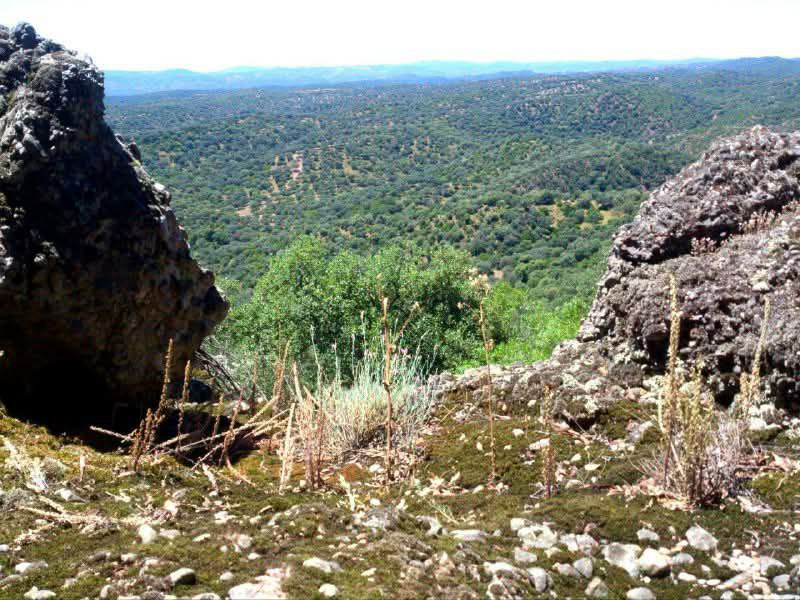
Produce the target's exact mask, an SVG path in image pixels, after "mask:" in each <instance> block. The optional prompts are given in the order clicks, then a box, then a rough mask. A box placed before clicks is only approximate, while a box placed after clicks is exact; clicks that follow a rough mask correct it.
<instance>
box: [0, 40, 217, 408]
mask: <svg viewBox="0 0 800 600" xmlns="http://www.w3.org/2000/svg"><path fill="white" fill-rule="evenodd" d="M103 112H104V106H103V76H102V73H101V72H100V71H99V70H98V69H97V68H96V67H95V66H94V65H93V64H92V63H91V61H90V60H89V59H85V58H79V57H78V56H76V55H75V53H73V52H70V51H68V50H66V49H64V48H63V47H62V46H60V45H58V44H55V43H53V42H51V41H48V40H44V39H42V38H41V37H39V36H37V34H36V32H35V31H34V29H33V28H32V27H31V26H30V25H27V24H23V25H18V26H17V27H15V28H13V29H11V30H9V29H8V28H5V27H0V395H1V396H2V400H3V402H5V403H6V405H7V406H8V407H9V408H14V407H17V408H28V409H31V408H34V407H38V408H40V409H41V410H42V411H45V412H48V413H49V412H51V411H52V410H53V409H54V408H56V407H63V408H65V410H66V411H68V412H69V414H72V415H76V416H78V417H79V418H83V419H85V418H92V417H95V416H99V415H86V414H80V413H81V409H80V405H78V404H76V403H78V402H81V401H84V402H89V401H92V402H101V403H102V404H103V405H104V406H105V407H107V408H108V414H110V412H111V406H112V404H114V403H119V402H125V403H129V402H132V401H133V402H137V403H138V402H143V403H153V402H156V401H157V399H158V392H159V386H160V382H161V379H162V376H163V361H164V352H165V350H166V348H167V345H168V342H169V340H170V339H171V338H172V339H174V344H175V346H174V361H173V365H174V367H173V373H172V375H173V378H174V379H180V378H181V376H182V375H181V373H182V369H183V366H184V364H185V361H186V360H188V359H189V358H190V357H191V355H192V354H193V352H194V351H195V350H196V349H197V348H198V347H199V346H200V343H201V342H202V340H203V338H204V337H205V336H206V335H208V333H209V332H210V331H211V330H212V328H213V327H214V326H215V325H216V324H217V323H218V322H219V321H221V320H222V319H223V318H224V316H225V314H226V311H227V308H228V305H227V302H226V301H225V300H224V299H223V298H222V297H221V295H220V293H219V292H218V290H217V289H216V288H215V287H214V277H213V275H212V273H210V272H209V271H205V270H203V269H201V268H200V267H199V266H198V265H197V263H196V262H195V261H194V260H193V259H192V257H191V255H190V252H189V246H188V244H187V241H186V235H185V233H184V231H183V229H181V227H180V226H179V225H178V224H177V222H176V219H175V215H174V213H173V212H172V210H171V209H170V208H169V200H170V195H169V193H168V192H167V190H166V189H164V187H163V186H162V185H160V184H158V183H156V182H154V181H153V180H152V179H151V178H150V177H149V176H148V174H147V173H146V172H145V171H144V169H143V168H142V166H141V164H140V163H139V161H138V160H137V157H138V151H136V149H135V147H131V148H128V147H126V146H124V145H123V144H122V143H121V142H120V141H119V140H118V139H117V138H116V137H115V135H114V133H113V132H112V131H111V129H110V128H109V127H108V125H107V124H106V123H105V121H104V120H103Z"/></svg>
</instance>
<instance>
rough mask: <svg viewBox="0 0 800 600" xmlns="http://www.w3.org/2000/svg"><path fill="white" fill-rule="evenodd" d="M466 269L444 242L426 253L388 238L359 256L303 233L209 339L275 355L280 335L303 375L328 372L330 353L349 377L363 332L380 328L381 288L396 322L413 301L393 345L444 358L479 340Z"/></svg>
mask: <svg viewBox="0 0 800 600" xmlns="http://www.w3.org/2000/svg"><path fill="white" fill-rule="evenodd" d="M472 279H473V273H472V270H471V265H470V261H469V258H468V257H467V255H466V254H464V253H462V252H459V251H455V250H453V249H450V248H447V247H444V248H442V249H439V250H437V251H435V252H434V253H432V254H431V255H430V256H425V255H422V254H421V253H417V252H414V251H410V250H407V249H400V248H396V247H393V248H388V249H385V250H382V251H380V252H379V253H378V254H376V255H375V256H372V257H363V256H360V255H356V254H354V253H351V252H349V251H343V252H340V253H338V254H337V253H334V252H333V251H332V248H331V247H330V246H328V245H326V244H325V243H324V242H322V241H320V240H318V239H315V238H311V237H303V238H300V239H299V240H297V241H296V242H295V243H293V244H292V245H291V246H289V247H288V248H286V249H285V250H284V251H283V252H280V253H279V254H278V255H277V256H275V257H274V258H273V259H272V260H271V261H270V263H269V266H268V268H267V270H266V272H265V273H264V275H263V276H261V278H260V279H259V281H258V283H257V284H256V287H255V290H254V291H253V294H252V297H251V298H250V300H249V301H247V302H245V303H240V304H239V305H234V307H233V309H232V310H231V313H230V315H229V317H228V319H227V320H226V321H225V322H224V323H223V325H222V326H221V328H220V329H219V331H218V332H217V333H216V334H215V336H214V339H213V340H212V341H211V342H210V346H212V348H211V349H212V351H217V352H221V353H224V354H225V355H226V356H229V357H235V358H234V361H235V360H239V361H241V360H244V361H246V360H247V357H248V355H249V356H250V357H252V356H254V355H258V356H260V357H262V360H265V359H266V358H267V357H274V356H275V355H277V354H278V353H279V352H280V351H282V349H283V347H284V345H285V344H287V343H288V344H289V357H290V360H295V361H297V363H298V365H299V367H300V368H301V371H302V372H303V375H304V379H306V380H309V381H314V380H316V371H317V369H318V365H319V368H320V369H321V370H322V371H323V372H324V373H325V374H326V375H328V376H330V375H332V374H333V373H335V372H336V369H337V366H336V356H337V355H338V356H342V357H345V358H343V360H342V364H341V365H340V368H341V371H342V376H343V378H344V380H345V381H350V380H351V379H352V376H353V368H354V365H355V364H356V363H357V362H358V360H359V359H360V358H361V356H362V355H363V352H364V349H365V348H368V347H369V345H370V343H369V341H370V340H377V339H379V338H380V309H381V298H382V297H384V296H385V297H387V298H388V299H389V312H390V315H391V317H392V319H393V325H394V327H395V328H396V329H397V328H399V327H401V326H402V324H403V323H405V322H406V320H407V319H408V318H409V315H411V312H412V310H413V307H414V305H415V304H417V303H418V304H419V308H418V309H417V310H416V311H415V312H414V315H413V318H411V319H410V321H409V322H408V325H407V327H406V329H405V332H404V335H403V341H402V345H403V349H401V351H406V352H411V353H414V354H418V355H419V357H420V360H421V361H422V362H423V364H425V365H426V368H428V369H431V370H440V369H446V368H452V367H453V366H455V365H457V364H458V363H460V362H461V361H463V360H464V358H465V357H467V356H469V355H470V353H471V352H472V351H473V349H474V347H475V345H476V344H477V340H478V329H477V322H476V320H475V317H474V315H475V313H476V310H477V306H478V302H479V292H478V291H477V290H476V289H475V287H474V285H473V282H472ZM228 285H229V286H230V287H231V288H232V289H234V287H235V286H232V285H231V284H230V283H229V284H228ZM223 287H224V286H223ZM267 362H268V361H267ZM240 368H242V369H243V368H244V367H240ZM265 370H267V371H268V369H265Z"/></svg>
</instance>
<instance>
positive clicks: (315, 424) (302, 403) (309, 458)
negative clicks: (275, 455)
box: [292, 364, 327, 489]
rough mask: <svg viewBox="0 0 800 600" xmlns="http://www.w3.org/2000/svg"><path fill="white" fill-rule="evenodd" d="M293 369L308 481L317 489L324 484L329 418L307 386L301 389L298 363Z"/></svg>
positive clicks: (298, 421) (297, 411)
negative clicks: (325, 448)
mask: <svg viewBox="0 0 800 600" xmlns="http://www.w3.org/2000/svg"><path fill="white" fill-rule="evenodd" d="M292 370H293V372H294V387H295V394H296V397H297V399H298V400H297V402H296V406H297V410H296V411H295V416H296V420H297V429H298V431H299V433H300V439H301V440H302V441H303V459H304V464H305V471H306V481H307V482H308V485H309V486H310V487H311V488H312V489H315V488H318V487H320V486H321V485H322V454H323V449H324V446H325V438H326V431H327V419H326V415H325V412H324V411H323V410H322V408H321V406H320V404H319V403H318V402H317V400H316V399H315V398H314V395H313V394H312V393H311V392H310V391H309V390H308V389H307V388H305V390H304V391H305V394H304V393H303V390H301V389H300V380H299V377H298V375H297V365H296V364H294V365H292Z"/></svg>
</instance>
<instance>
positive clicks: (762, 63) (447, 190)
mask: <svg viewBox="0 0 800 600" xmlns="http://www.w3.org/2000/svg"><path fill="white" fill-rule="evenodd" d="M799 98H800V68H798V64H797V63H796V62H794V61H783V60H779V59H764V60H750V61H731V62H730V63H718V64H716V65H713V66H693V67H685V68H669V69H661V70H654V71H645V72H630V73H625V72H617V73H592V74H585V75H574V76H538V77H524V78H505V79H494V80H484V81H477V82H462V83H447V84H427V85H422V84H420V85H392V86H367V85H361V86H341V87H335V88H329V89H318V88H315V89H304V88H303V89H293V90H283V91H274V90H247V91H235V92H219V93H181V94H177V95H160V94H159V95H152V96H140V97H133V98H126V99H112V100H111V101H110V102H109V107H108V115H109V120H110V121H111V123H112V125H113V126H114V127H115V129H116V130H117V131H119V132H120V133H121V134H123V135H124V136H126V137H128V138H133V139H135V140H136V142H137V143H138V144H139V146H140V148H141V150H142V154H143V162H144V165H145V167H146V168H147V169H148V170H149V171H150V172H151V173H152V174H153V175H154V176H155V177H156V178H158V179H159V180H161V181H163V182H164V183H165V184H166V185H167V186H168V187H169V188H170V189H171V190H172V192H173V196H174V200H173V205H174V206H175V208H176V211H177V212H178V215H179V217H180V219H181V222H182V223H183V224H184V226H185V227H186V228H187V230H188V232H189V235H190V238H191V242H192V246H193V251H194V252H195V254H196V255H197V256H198V257H199V258H200V260H201V261H202V262H204V263H205V264H206V265H208V266H210V267H212V268H214V269H215V270H216V271H218V272H219V273H221V274H223V275H225V276H228V277H232V278H235V279H238V280H240V281H242V282H243V284H244V286H245V288H247V287H252V285H253V284H254V282H255V280H256V278H257V277H258V276H259V275H260V274H261V273H262V272H263V271H264V268H265V265H266V264H267V262H268V260H269V257H270V256H272V255H273V254H274V253H275V252H276V251H277V250H280V249H281V248H284V247H285V246H287V245H288V244H289V243H290V242H291V241H292V240H294V239H296V238H297V237H299V236H300V235H302V234H312V235H316V236H320V237H322V238H324V239H325V240H326V241H328V242H329V244H330V246H331V247H333V248H340V249H350V250H354V251H356V252H359V253H367V252H373V251H375V250H376V249H378V248H380V247H384V246H387V245H389V244H400V245H403V244H408V245H413V246H414V247H415V248H417V249H422V250H423V251H428V250H432V249H433V248H434V247H437V246H440V245H451V246H455V247H458V248H461V249H464V250H466V251H468V252H469V253H470V254H471V255H472V256H473V257H474V261H475V265H476V266H477V267H478V268H479V269H480V270H481V271H482V272H485V273H487V274H489V275H490V276H491V277H493V278H495V279H500V278H503V279H505V280H509V281H512V282H520V283H523V284H525V285H527V286H528V287H530V288H532V290H533V292H534V295H535V296H536V297H538V298H540V299H542V300H544V301H547V302H551V303H561V302H563V301H564V300H566V299H568V298H571V297H573V296H575V295H576V293H578V294H584V295H585V294H589V293H591V290H592V288H593V284H594V281H595V279H596V276H597V273H598V270H599V268H600V265H601V264H602V260H603V256H604V252H605V251H606V249H607V247H608V244H609V242H610V239H611V236H612V235H613V232H614V231H615V229H616V228H617V227H618V225H619V223H620V222H621V221H624V220H626V219H629V218H631V216H632V215H633V214H634V213H635V211H636V209H637V207H638V204H639V203H640V202H641V200H642V199H643V198H644V197H645V196H646V192H647V190H650V189H652V188H653V187H654V186H657V185H658V184H659V183H661V182H662V181H663V180H664V179H665V178H666V177H668V176H669V175H670V174H672V173H674V172H676V171H677V170H678V169H679V168H680V167H681V166H683V165H684V164H686V163H688V162H690V161H691V160H694V159H695V158H696V157H697V156H698V154H699V153H700V152H701V151H702V149H703V147H704V146H705V145H706V144H707V143H708V141H709V140H710V139H711V138H713V137H716V136H718V135H721V134H723V133H731V132H733V131H737V130H740V129H743V128H745V127H748V126H750V125H753V124H755V123H764V124H768V125H772V126H778V127H796V126H798V124H800V103H798V99H799Z"/></svg>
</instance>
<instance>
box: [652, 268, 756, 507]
mask: <svg viewBox="0 0 800 600" xmlns="http://www.w3.org/2000/svg"><path fill="white" fill-rule="evenodd" d="M680 326H681V312H680V310H679V308H678V293H677V284H676V282H675V278H674V277H672V278H671V285H670V338H669V360H668V364H667V373H666V375H665V377H664V384H663V386H662V391H661V395H660V398H659V403H658V415H657V420H658V428H659V432H660V434H661V436H660V437H661V442H660V457H661V458H660V460H658V461H654V462H653V463H648V464H646V465H645V468H644V470H645V473H646V474H648V475H650V476H652V477H653V479H655V480H658V481H660V482H661V488H662V489H663V490H664V491H665V492H667V493H669V494H671V495H673V496H676V497H678V498H679V499H681V500H682V501H684V502H686V504H688V505H689V506H698V505H704V504H711V503H714V502H718V501H719V500H721V499H723V498H725V497H727V496H728V495H730V494H731V493H733V492H734V491H735V490H736V488H737V487H738V485H739V476H738V473H739V471H740V469H741V466H742V465H743V464H744V462H745V457H746V455H747V454H749V453H750V452H751V451H752V448H751V447H750V446H749V443H748V442H747V436H746V431H747V422H746V420H743V419H742V418H740V416H739V413H738V411H730V412H724V411H717V410H716V408H715V404H714V398H713V395H712V394H711V393H710V391H709V390H708V389H707V387H706V386H705V383H704V381H703V364H702V363H698V364H697V365H696V366H695V368H694V369H693V370H692V372H691V373H690V374H689V373H687V370H686V369H685V368H684V366H683V365H682V363H681V361H680V358H679V356H678V353H679V343H680ZM757 360H758V361H760V356H758V357H757ZM756 375H757V372H756ZM753 381H756V379H754V380H753Z"/></svg>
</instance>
